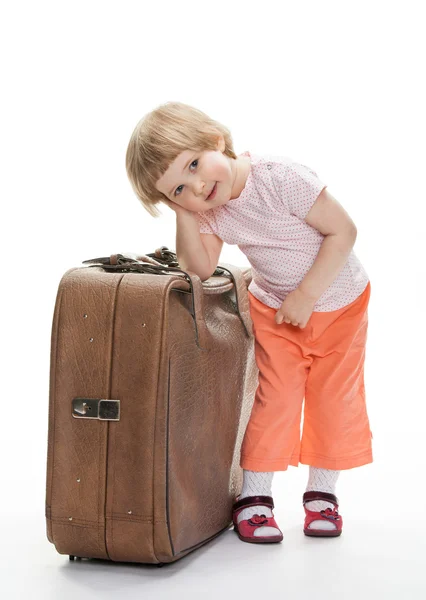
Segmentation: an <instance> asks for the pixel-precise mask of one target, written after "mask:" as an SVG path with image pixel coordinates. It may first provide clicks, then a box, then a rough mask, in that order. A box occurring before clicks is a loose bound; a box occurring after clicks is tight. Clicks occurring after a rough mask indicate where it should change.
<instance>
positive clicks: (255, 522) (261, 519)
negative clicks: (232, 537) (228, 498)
mask: <svg viewBox="0 0 426 600" xmlns="http://www.w3.org/2000/svg"><path fill="white" fill-rule="evenodd" d="M238 498H239V496H238ZM238 498H237V501H236V502H235V503H234V505H233V507H232V520H233V522H234V531H235V532H236V533H237V534H238V537H239V538H240V540H242V541H243V542H251V543H254V544H268V543H274V542H281V541H282V539H283V534H282V532H281V530H280V528H279V527H278V525H277V523H276V521H275V519H274V517H273V516H272V517H266V516H265V515H258V514H255V515H253V516H252V517H250V519H244V520H243V521H240V522H239V523H237V517H238V515H239V514H240V512H241V511H242V510H243V509H244V508H247V507H248V506H258V505H261V506H268V507H269V508H270V509H271V510H272V509H273V508H274V501H273V500H272V498H271V496H247V497H246V498H242V499H241V500H238ZM262 526H267V527H276V528H277V529H278V531H279V532H280V534H279V535H278V534H277V535H265V536H260V535H259V536H254V532H255V531H256V529H258V528H259V527H262Z"/></svg>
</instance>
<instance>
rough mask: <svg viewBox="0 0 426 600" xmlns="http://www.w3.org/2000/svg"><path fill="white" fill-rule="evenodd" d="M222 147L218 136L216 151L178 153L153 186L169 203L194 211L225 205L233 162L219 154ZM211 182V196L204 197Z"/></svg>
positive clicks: (232, 175)
mask: <svg viewBox="0 0 426 600" xmlns="http://www.w3.org/2000/svg"><path fill="white" fill-rule="evenodd" d="M224 149H225V141H224V139H223V136H220V139H219V141H218V144H217V150H206V151H203V152H192V151H191V150H185V151H184V152H181V153H180V154H179V156H177V157H176V158H175V160H174V161H173V163H172V164H171V165H170V166H169V168H168V169H167V171H166V172H165V173H164V174H163V175H162V176H161V177H160V179H159V180H158V181H157V183H156V188H157V189H158V190H159V191H160V192H162V193H163V194H164V195H165V196H166V197H167V198H168V199H169V200H170V201H171V202H175V203H176V204H179V205H180V206H182V207H183V208H186V209H187V210H190V211H194V212H202V211H205V210H209V209H210V208H213V207H215V206H219V205H221V204H226V202H228V200H230V199H231V198H232V197H233V196H232V190H233V184H234V182H235V179H236V175H237V166H236V162H237V161H236V160H234V159H232V158H230V157H229V156H226V155H225V154H223V150H224ZM215 185H216V191H215V195H214V197H213V198H211V199H210V200H207V199H206V198H207V197H208V195H209V194H210V193H211V191H212V190H213V188H214V186H215ZM237 196H238V194H237V195H236V196H235V197H237Z"/></svg>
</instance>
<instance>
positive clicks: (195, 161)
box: [173, 158, 198, 196]
mask: <svg viewBox="0 0 426 600" xmlns="http://www.w3.org/2000/svg"><path fill="white" fill-rule="evenodd" d="M194 163H197V165H198V158H196V159H195V160H193V161H192V163H191V164H190V165H189V167H190V168H191V166H192V165H193V164H194ZM179 188H183V185H179V186H178V187H177V188H176V189H175V193H174V194H173V195H174V196H176V192H177V191H178V189H179ZM177 195H178V196H180V194H177Z"/></svg>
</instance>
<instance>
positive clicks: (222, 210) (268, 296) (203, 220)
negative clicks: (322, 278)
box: [196, 151, 369, 312]
mask: <svg viewBox="0 0 426 600" xmlns="http://www.w3.org/2000/svg"><path fill="white" fill-rule="evenodd" d="M242 156H249V157H250V161H251V166H250V171H249V174H248V177H247V180H246V184H245V187H244V188H243V190H242V192H241V194H240V195H239V196H238V198H232V199H231V200H229V201H228V202H227V203H226V204H224V205H221V206H217V207H214V208H211V209H209V210H207V211H204V212H198V213H196V215H197V218H198V222H199V228H200V233H215V234H216V235H217V236H219V237H220V238H221V239H222V240H223V241H224V242H225V243H227V244H232V245H234V244H235V245H237V246H238V247H239V248H240V250H241V251H242V252H243V253H244V254H245V255H246V256H247V259H248V261H249V263H250V265H251V268H252V276H253V278H252V281H251V283H250V285H249V288H248V289H249V290H250V292H251V293H252V294H253V295H254V296H255V297H256V298H257V299H258V300H260V301H261V302H263V303H264V304H266V305H268V306H271V307H273V308H276V309H278V308H280V306H281V304H282V302H283V300H284V299H285V297H286V295H287V294H288V293H289V292H291V291H293V290H295V289H296V288H297V287H298V285H299V284H300V282H301V281H302V280H303V278H304V277H305V275H306V273H307V272H308V271H309V269H310V268H311V266H312V264H313V263H314V261H315V258H316V256H317V254H318V251H319V249H320V247H321V244H322V241H323V239H324V236H323V235H322V233H321V232H320V231H318V230H317V229H315V228H313V227H311V226H310V225H309V224H308V223H306V221H305V220H304V219H305V217H306V215H307V214H308V212H309V211H310V209H311V208H312V206H313V205H314V203H315V201H316V199H317V198H318V196H319V194H320V193H321V191H322V189H324V187H326V184H325V183H323V182H322V181H321V180H320V179H319V178H318V175H317V173H316V172H315V171H313V170H312V169H311V168H309V167H307V166H306V165H303V164H301V163H298V162H296V161H294V160H292V159H291V158H289V157H286V156H273V155H262V156H260V155H257V154H253V153H250V152H248V151H245V152H243V153H242ZM368 281H369V277H368V275H367V273H366V271H365V269H364V267H363V266H362V264H361V262H360V261H359V259H358V258H357V256H356V255H355V253H354V251H353V250H352V251H351V253H350V255H349V257H348V259H347V261H346V264H345V265H344V267H343V269H342V270H341V271H340V273H339V274H338V275H337V277H336V278H335V280H334V281H333V282H332V284H331V285H330V286H329V287H328V288H327V290H326V291H325V292H324V293H323V294H322V296H320V298H319V299H318V300H317V302H316V304H315V306H314V311H317V312H329V311H333V310H338V309H339V308H342V307H343V306H346V305H347V304H350V303H351V302H353V301H354V300H356V298H358V296H359V295H360V294H362V292H363V291H364V290H365V288H366V287H367V284H368Z"/></svg>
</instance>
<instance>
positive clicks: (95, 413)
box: [72, 398, 120, 421]
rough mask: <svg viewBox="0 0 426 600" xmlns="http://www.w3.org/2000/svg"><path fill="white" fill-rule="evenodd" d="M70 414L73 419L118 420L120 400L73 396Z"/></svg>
mask: <svg viewBox="0 0 426 600" xmlns="http://www.w3.org/2000/svg"><path fill="white" fill-rule="evenodd" d="M72 416H73V417H74V418H75V419H99V420H101V421H119V420H120V400H106V399H103V398H102V399H101V398H73V401H72Z"/></svg>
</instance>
